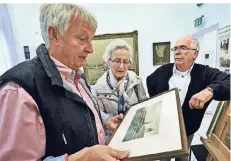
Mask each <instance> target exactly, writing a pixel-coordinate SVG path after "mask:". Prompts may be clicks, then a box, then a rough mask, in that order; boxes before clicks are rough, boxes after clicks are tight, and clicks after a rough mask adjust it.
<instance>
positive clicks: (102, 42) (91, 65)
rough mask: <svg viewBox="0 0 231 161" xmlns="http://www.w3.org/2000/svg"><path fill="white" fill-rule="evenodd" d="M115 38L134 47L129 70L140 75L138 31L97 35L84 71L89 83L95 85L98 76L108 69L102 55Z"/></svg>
mask: <svg viewBox="0 0 231 161" xmlns="http://www.w3.org/2000/svg"><path fill="white" fill-rule="evenodd" d="M115 39H123V40H125V41H126V42H127V43H128V44H129V45H130V46H131V48H132V49H133V61H132V63H131V65H130V66H129V70H132V71H134V72H135V73H136V74H137V75H139V57H138V31H133V32H126V33H113V34H103V35H96V36H95V37H94V38H93V40H92V45H93V54H90V55H89V56H88V57H87V61H86V63H85V65H84V73H85V76H86V79H87V82H88V84H89V85H94V84H95V83H96V81H97V80H98V78H99V77H101V76H102V75H103V73H104V72H105V71H107V67H106V65H105V63H104V61H103V58H102V56H103V54H104V52H105V49H106V47H107V46H108V45H109V43H110V42H111V41H113V40H115Z"/></svg>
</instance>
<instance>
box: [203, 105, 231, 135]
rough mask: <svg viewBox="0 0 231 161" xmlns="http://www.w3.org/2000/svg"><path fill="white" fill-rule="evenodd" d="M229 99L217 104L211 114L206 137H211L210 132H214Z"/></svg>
mask: <svg viewBox="0 0 231 161" xmlns="http://www.w3.org/2000/svg"><path fill="white" fill-rule="evenodd" d="M229 103H230V101H220V102H219V104H218V105H217V109H216V111H215V113H214V115H213V118H212V121H211V123H210V125H209V128H208V130H207V132H206V135H207V137H208V138H210V137H211V134H212V133H214V132H215V128H216V126H217V123H218V121H219V120H221V118H222V113H223V111H225V110H226V109H227V108H228V105H229Z"/></svg>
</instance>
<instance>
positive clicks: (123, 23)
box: [8, 4, 230, 88]
mask: <svg viewBox="0 0 231 161" xmlns="http://www.w3.org/2000/svg"><path fill="white" fill-rule="evenodd" d="M39 6H40V5H39V4H8V9H9V14H10V17H11V20H12V25H13V33H14V36H15V39H16V43H17V47H16V48H17V51H18V55H19V60H18V62H21V61H23V60H24V59H25V58H24V53H23V46H24V45H29V46H30V47H31V49H32V50H35V48H36V47H37V46H38V45H39V44H40V43H41V42H42V38H41V36H40V28H39ZM83 6H85V7H87V8H88V9H89V10H90V11H91V12H93V13H94V14H95V15H96V18H97V20H98V23H99V26H98V29H97V31H96V34H104V33H118V32H131V31H133V30H138V44H139V45H138V48H139V70H140V71H139V73H140V76H141V77H142V79H143V81H144V84H145V88H146V77H147V76H148V75H149V74H151V73H152V72H153V71H154V70H155V69H156V68H157V67H158V66H153V65H152V43H153V42H162V41H171V46H172V47H173V46H174V43H175V39H176V38H177V37H179V36H180V35H183V34H192V33H196V32H198V31H200V29H195V28H194V20H195V19H196V18H198V17H200V16H201V15H204V18H205V20H206V23H205V24H204V26H203V27H205V28H206V27H209V26H212V25H214V24H217V23H219V27H220V28H221V27H224V26H227V25H229V24H230V4H205V5H204V6H202V7H200V8H198V7H197V6H196V4H83ZM34 55H35V53H32V57H33V56H34ZM202 59H203V58H201V61H202ZM170 61H171V62H173V57H172V54H171V60H170ZM202 62H203V61H202Z"/></svg>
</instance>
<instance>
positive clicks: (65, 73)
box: [50, 55, 82, 81]
mask: <svg viewBox="0 0 231 161" xmlns="http://www.w3.org/2000/svg"><path fill="white" fill-rule="evenodd" d="M50 58H51V60H52V61H53V62H54V63H55V65H56V67H57V68H58V70H59V73H60V75H61V77H62V78H63V79H65V80H71V81H74V77H75V75H76V74H79V75H81V74H82V71H81V70H80V69H78V70H77V71H74V70H72V69H70V68H69V67H67V66H66V65H64V64H63V63H61V62H60V61H58V60H57V59H55V58H54V57H52V56H51V55H50Z"/></svg>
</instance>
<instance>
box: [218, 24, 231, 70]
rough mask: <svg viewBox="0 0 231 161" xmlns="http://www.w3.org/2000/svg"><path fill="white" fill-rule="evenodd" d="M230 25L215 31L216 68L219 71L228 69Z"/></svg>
mask: <svg viewBox="0 0 231 161" xmlns="http://www.w3.org/2000/svg"><path fill="white" fill-rule="evenodd" d="M230 30H231V29H230V25H228V26H225V27H223V28H220V29H218V30H217V54H216V55H217V56H216V68H218V69H219V70H221V71H226V72H227V70H226V69H230Z"/></svg>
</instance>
